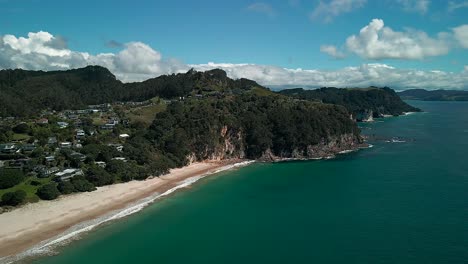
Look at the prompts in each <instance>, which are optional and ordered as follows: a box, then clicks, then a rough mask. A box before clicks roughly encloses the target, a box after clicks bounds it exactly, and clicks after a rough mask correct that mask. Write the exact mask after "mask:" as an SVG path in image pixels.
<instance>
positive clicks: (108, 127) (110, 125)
mask: <svg viewBox="0 0 468 264" xmlns="http://www.w3.org/2000/svg"><path fill="white" fill-rule="evenodd" d="M114 127H115V125H114V124H109V123H108V124H105V125H102V126H100V128H101V129H102V130H113V129H114Z"/></svg>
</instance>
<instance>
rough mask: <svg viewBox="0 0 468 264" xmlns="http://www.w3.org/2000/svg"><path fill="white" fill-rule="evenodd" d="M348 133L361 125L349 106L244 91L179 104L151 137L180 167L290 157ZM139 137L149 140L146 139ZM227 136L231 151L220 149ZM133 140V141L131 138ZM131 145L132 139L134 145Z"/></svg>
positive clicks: (158, 119)
mask: <svg viewBox="0 0 468 264" xmlns="http://www.w3.org/2000/svg"><path fill="white" fill-rule="evenodd" d="M342 134H354V135H355V136H356V138H358V134H359V131H358V128H357V126H356V124H355V123H354V122H353V121H352V120H350V119H349V114H348V112H347V111H346V109H345V108H343V107H340V106H336V105H325V104H320V103H313V102H308V101H295V100H294V99H291V98H288V97H284V96H279V95H275V96H256V95H252V94H250V95H249V94H244V95H239V96H236V97H234V98H226V99H205V100H188V101H185V103H173V104H171V105H170V106H168V108H167V110H166V111H165V112H162V113H159V114H157V115H156V118H155V120H154V122H153V124H152V125H151V127H150V128H149V131H148V133H147V135H146V140H148V141H149V142H151V144H148V143H146V144H144V143H140V144H141V145H152V146H154V150H155V151H156V152H157V154H156V155H159V157H160V158H161V157H165V158H166V159H168V160H171V161H172V162H173V163H174V165H175V166H182V165H185V164H186V163H187V156H188V155H190V154H192V155H193V156H194V157H193V158H194V159H195V160H205V159H209V158H211V157H212V156H213V155H220V154H222V155H223V156H225V157H240V156H242V152H243V151H245V154H246V157H247V158H252V159H255V158H259V157H261V156H262V155H263V154H264V153H265V151H267V150H272V151H273V152H274V153H275V154H276V155H279V156H288V155H290V154H291V153H292V152H293V151H294V150H298V151H300V152H304V151H305V150H306V148H307V146H310V145H314V144H318V143H319V142H321V141H322V140H325V141H326V140H328V139H330V138H332V137H335V136H340V135H342ZM139 140H141V141H144V139H143V138H140V139H139ZM225 140H228V141H229V142H230V144H233V145H234V147H233V150H232V152H231V153H220V151H226V150H224V149H223V147H224V144H225ZM131 141H132V140H130V142H131ZM130 144H131V143H130Z"/></svg>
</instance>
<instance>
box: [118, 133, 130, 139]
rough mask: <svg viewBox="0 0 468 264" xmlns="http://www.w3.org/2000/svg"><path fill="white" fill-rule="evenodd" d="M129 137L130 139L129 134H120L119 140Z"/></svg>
mask: <svg viewBox="0 0 468 264" xmlns="http://www.w3.org/2000/svg"><path fill="white" fill-rule="evenodd" d="M128 137H130V135H129V134H120V135H119V138H121V139H126V138H128Z"/></svg>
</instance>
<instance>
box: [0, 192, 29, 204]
mask: <svg viewBox="0 0 468 264" xmlns="http://www.w3.org/2000/svg"><path fill="white" fill-rule="evenodd" d="M25 199H26V192H25V191H23V190H17V191H14V192H7V193H5V194H3V195H2V205H9V206H17V205H19V204H22V203H23V202H24V200H25Z"/></svg>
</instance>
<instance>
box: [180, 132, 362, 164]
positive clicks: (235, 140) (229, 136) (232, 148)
mask: <svg viewBox="0 0 468 264" xmlns="http://www.w3.org/2000/svg"><path fill="white" fill-rule="evenodd" d="M220 136H221V140H220V143H219V144H218V145H217V146H216V147H215V148H214V149H212V150H211V151H210V150H208V149H206V151H205V152H204V153H203V154H202V155H200V153H193V152H192V153H190V154H189V155H188V156H187V160H188V161H189V163H193V162H196V161H204V160H225V159H246V158H247V157H246V154H245V153H246V149H245V143H244V142H245V139H244V138H243V133H242V132H241V131H237V130H236V129H232V128H229V127H227V126H224V127H223V128H222V129H221V132H220ZM366 146H367V144H365V143H364V142H363V138H362V137H361V136H359V135H356V134H353V133H349V134H343V135H340V136H334V137H331V138H327V139H325V138H323V139H322V140H321V142H320V143H318V144H314V145H308V146H307V147H306V148H304V149H299V148H295V149H294V150H293V151H292V152H289V151H282V152H281V153H274V151H273V150H272V149H271V148H268V149H267V150H265V151H264V152H263V154H262V155H261V156H260V157H259V158H257V160H258V161H265V162H271V161H282V160H308V159H322V158H331V157H334V156H335V155H336V154H338V153H340V152H342V151H353V150H357V149H359V148H363V147H366Z"/></svg>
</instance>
